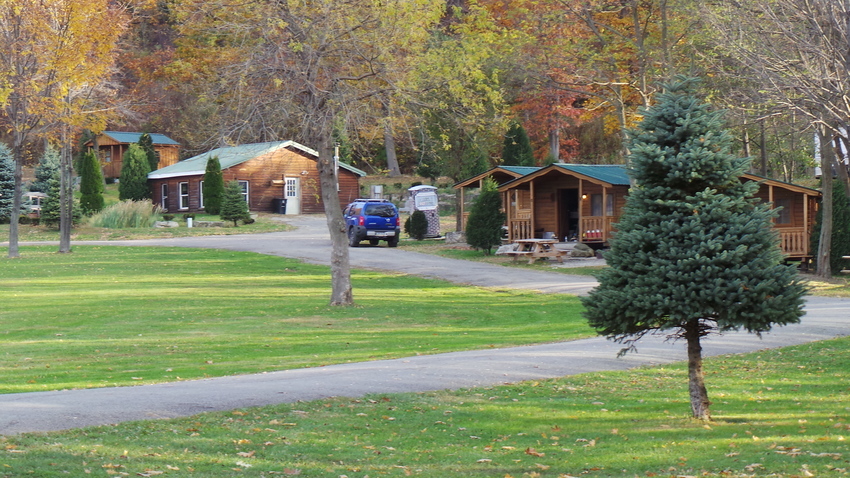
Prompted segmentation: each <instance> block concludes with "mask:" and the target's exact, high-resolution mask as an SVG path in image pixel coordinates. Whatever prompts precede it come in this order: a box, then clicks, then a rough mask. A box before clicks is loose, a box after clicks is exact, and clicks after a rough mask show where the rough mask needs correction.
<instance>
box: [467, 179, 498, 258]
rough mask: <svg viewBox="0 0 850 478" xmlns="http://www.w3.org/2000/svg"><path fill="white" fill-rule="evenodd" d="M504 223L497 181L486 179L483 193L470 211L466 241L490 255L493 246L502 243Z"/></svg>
mask: <svg viewBox="0 0 850 478" xmlns="http://www.w3.org/2000/svg"><path fill="white" fill-rule="evenodd" d="M504 224H505V214H504V213H503V212H502V198H501V197H500V196H499V191H498V189H497V185H496V182H495V181H493V180H492V179H490V178H488V179H486V180H485V181H484V184H483V186H482V187H481V194H480V195H479V196H478V198H477V199H476V200H475V204H473V205H472V210H471V211H470V212H469V219H468V220H467V222H466V243H467V244H469V245H470V246H472V247H474V248H475V249H480V250H483V251H484V252H485V253H486V254H487V255H490V251H491V250H492V249H493V246H498V245H500V244H501V243H502V226H503V225H504Z"/></svg>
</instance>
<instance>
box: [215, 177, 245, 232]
mask: <svg viewBox="0 0 850 478" xmlns="http://www.w3.org/2000/svg"><path fill="white" fill-rule="evenodd" d="M219 216H221V219H222V220H224V221H233V226H234V227H235V226H238V224H237V221H244V220H246V219H250V218H251V215H250V214H249V213H248V203H247V202H245V198H244V197H243V196H242V187H241V186H239V183H238V182H237V181H228V183H227V185H226V186H225V187H224V197H223V198H222V203H221V213H220V214H219Z"/></svg>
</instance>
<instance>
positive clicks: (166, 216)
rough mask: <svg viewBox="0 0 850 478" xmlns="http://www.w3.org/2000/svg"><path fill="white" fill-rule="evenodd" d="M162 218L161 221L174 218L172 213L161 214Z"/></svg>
mask: <svg viewBox="0 0 850 478" xmlns="http://www.w3.org/2000/svg"><path fill="white" fill-rule="evenodd" d="M162 220H163V221H173V220H174V214H163V215H162Z"/></svg>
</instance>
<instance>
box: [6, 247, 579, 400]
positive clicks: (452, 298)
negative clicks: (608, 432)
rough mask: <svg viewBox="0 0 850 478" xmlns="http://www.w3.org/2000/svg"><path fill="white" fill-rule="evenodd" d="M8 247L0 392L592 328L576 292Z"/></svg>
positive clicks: (218, 254)
mask: <svg viewBox="0 0 850 478" xmlns="http://www.w3.org/2000/svg"><path fill="white" fill-rule="evenodd" d="M55 250H56V249H55V247H50V246H39V247H22V248H21V256H22V257H21V258H19V259H8V258H6V257H5V250H3V249H0V253H4V256H3V257H2V258H0V303H2V304H3V305H2V308H0V350H2V352H0V393H15V392H27V391H42V390H57V389H69V388H91V387H106V386H116V385H136V384H143V383H155V382H165V381H177V380H186V379H195V378H202V377H213V376H224V375H232V374H244V373H253V372H262V371H269V370H280V369H291V368H299V367H314V366H321V365H326V364H335V363H345V362H357V361H366V360H376V359H385V358H397V357H403V356H411V355H416V354H433V353H441V352H450V351H458V350H469V349H481V348H488V347H505V346H511V345H521V344H531V343H543V342H553V341H562V340H571V339H576V338H581V337H589V336H593V335H594V333H593V332H592V330H591V329H590V328H589V327H588V326H587V324H586V322H585V320H584V319H583V318H582V317H581V306H580V304H579V301H578V299H576V298H574V297H569V296H561V295H543V294H537V293H532V292H528V293H524V292H515V291H505V290H485V289H480V288H471V287H465V286H458V285H453V284H450V283H447V282H443V281H437V280H430V279H422V278H418V277H411V276H406V275H390V274H386V273H379V272H367V271H357V270H355V271H353V273H352V282H353V287H354V296H355V301H356V303H357V305H356V306H353V307H330V306H329V305H328V301H329V298H330V273H329V269H328V268H327V267H324V266H315V265H308V264H303V263H301V262H299V261H296V260H291V259H284V258H279V257H271V256H265V255H260V254H254V253H245V252H230V251H217V250H203V249H183V248H142V247H117V246H103V247H95V246H75V247H74V252H73V253H71V254H57V253H56V252H55Z"/></svg>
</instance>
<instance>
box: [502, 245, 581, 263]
mask: <svg viewBox="0 0 850 478" xmlns="http://www.w3.org/2000/svg"><path fill="white" fill-rule="evenodd" d="M557 242H558V241H556V240H554V239H517V240H515V241H513V243H514V244H515V245H516V247H515V248H514V250H512V251H506V252H505V254H507V255H509V256H511V257H513V259H514V261H516V260H517V258H519V257H527V258H528V263H529V264H534V261H536V260H537V259H542V258H556V259H558V260H559V261H560V262H564V256H565V255H566V254H567V251H562V250H560V249H558V248H556V247H555V244H557Z"/></svg>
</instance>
